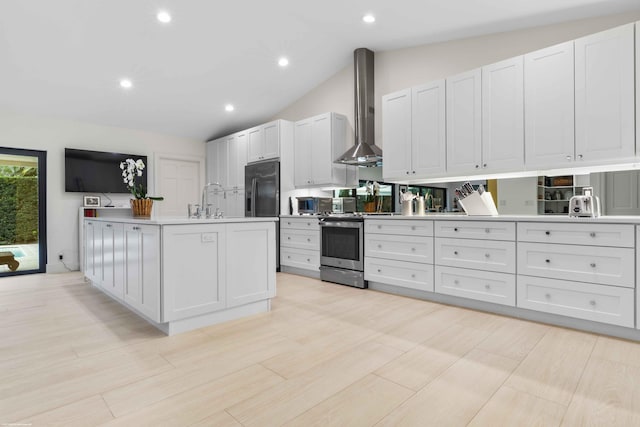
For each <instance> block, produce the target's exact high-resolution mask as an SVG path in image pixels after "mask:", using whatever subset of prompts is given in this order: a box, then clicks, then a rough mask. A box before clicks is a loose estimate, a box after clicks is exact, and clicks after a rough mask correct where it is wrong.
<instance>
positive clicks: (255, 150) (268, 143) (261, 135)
mask: <svg viewBox="0 0 640 427" xmlns="http://www.w3.org/2000/svg"><path fill="white" fill-rule="evenodd" d="M278 157H280V120H275V121H273V122H269V123H266V124H263V125H260V126H256V127H254V128H251V129H249V130H248V131H247V161H248V162H249V163H251V162H258V161H261V160H267V159H277V158H278Z"/></svg>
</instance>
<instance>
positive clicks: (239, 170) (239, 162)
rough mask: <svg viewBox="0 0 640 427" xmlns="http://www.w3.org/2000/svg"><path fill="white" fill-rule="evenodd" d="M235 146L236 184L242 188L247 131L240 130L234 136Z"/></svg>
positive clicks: (245, 163)
mask: <svg viewBox="0 0 640 427" xmlns="http://www.w3.org/2000/svg"><path fill="white" fill-rule="evenodd" d="M234 142H235V146H236V162H235V169H236V186H237V188H244V167H245V166H246V165H247V132H240V133H237V134H236V135H235V136H234Z"/></svg>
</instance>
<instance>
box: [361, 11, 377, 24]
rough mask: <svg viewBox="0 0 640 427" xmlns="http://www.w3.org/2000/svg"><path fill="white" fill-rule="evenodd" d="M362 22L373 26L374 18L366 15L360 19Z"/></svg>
mask: <svg viewBox="0 0 640 427" xmlns="http://www.w3.org/2000/svg"><path fill="white" fill-rule="evenodd" d="M362 20H363V21H364V22H366V23H367V24H373V23H374V22H376V17H375V16H373V15H372V14H370V13H368V14H366V15H364V16H363V17H362Z"/></svg>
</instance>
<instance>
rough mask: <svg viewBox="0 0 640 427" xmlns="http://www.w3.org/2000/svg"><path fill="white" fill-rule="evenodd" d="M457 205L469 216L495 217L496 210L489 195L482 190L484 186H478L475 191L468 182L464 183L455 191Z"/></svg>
mask: <svg viewBox="0 0 640 427" xmlns="http://www.w3.org/2000/svg"><path fill="white" fill-rule="evenodd" d="M455 194H456V197H457V198H458V204H459V205H460V206H462V209H464V211H465V212H466V213H467V215H469V216H473V215H485V216H496V215H498V209H496V204H495V203H494V202H493V198H492V197H491V193H489V192H488V191H485V190H484V186H483V185H480V186H479V187H478V190H477V191H476V190H475V189H474V188H473V186H472V185H471V183H470V182H468V181H467V182H465V183H464V184H462V186H461V187H458V188H456V189H455Z"/></svg>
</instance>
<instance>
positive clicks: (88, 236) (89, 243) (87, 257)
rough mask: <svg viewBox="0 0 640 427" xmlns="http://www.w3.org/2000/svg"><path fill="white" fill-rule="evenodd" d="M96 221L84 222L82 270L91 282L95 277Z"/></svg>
mask: <svg viewBox="0 0 640 427" xmlns="http://www.w3.org/2000/svg"><path fill="white" fill-rule="evenodd" d="M96 227H97V225H96V223H95V222H93V221H85V222H84V266H83V269H82V271H83V272H84V275H85V277H86V278H87V279H89V280H91V281H92V282H93V281H94V280H95V278H96V263H95V256H94V253H95V251H96V247H95V243H96V236H95V233H96Z"/></svg>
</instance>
